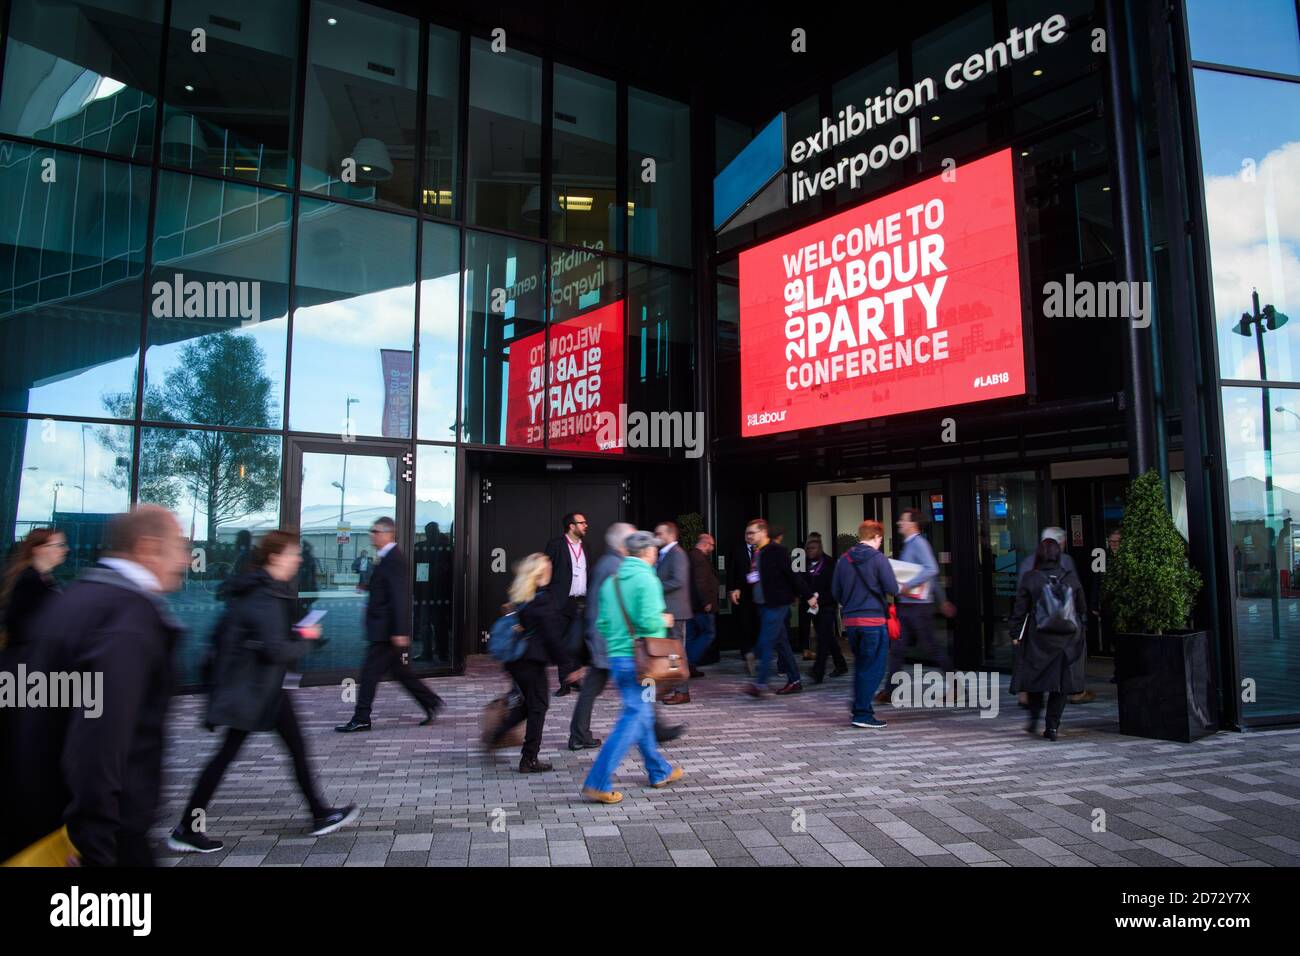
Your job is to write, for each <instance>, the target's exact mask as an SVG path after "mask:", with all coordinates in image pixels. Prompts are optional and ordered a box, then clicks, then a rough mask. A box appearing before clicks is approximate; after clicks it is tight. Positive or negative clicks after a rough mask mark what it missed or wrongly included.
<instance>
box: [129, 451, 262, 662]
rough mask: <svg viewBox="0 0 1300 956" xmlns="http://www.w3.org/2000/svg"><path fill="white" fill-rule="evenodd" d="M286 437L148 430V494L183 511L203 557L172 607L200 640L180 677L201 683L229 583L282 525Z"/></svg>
mask: <svg viewBox="0 0 1300 956" xmlns="http://www.w3.org/2000/svg"><path fill="white" fill-rule="evenodd" d="M280 444H281V441H280V436H279V435H255V434H249V433H247V432H222V431H199V430H197V429H182V428H146V429H144V431H143V432H142V433H141V436H140V496H139V497H140V500H141V501H142V502H149V503H151V504H157V505H162V506H163V507H164V508H168V509H170V510H171V511H174V512H175V513H176V516H177V517H178V518H179V519H180V524H181V528H183V529H184V531H185V533H186V534H187V535H189V538H190V541H191V543H192V546H193V547H194V548H195V549H196V550H195V553H194V554H195V561H193V562H192V563H191V565H190V569H189V571H187V572H186V575H185V578H184V581H183V583H182V585H181V589H180V590H179V591H177V592H175V593H173V594H169V595H168V596H167V600H168V603H169V604H170V606H171V609H172V613H173V614H175V615H176V618H177V620H179V621H180V622H181V623H182V624H184V625H185V626H186V627H187V628H188V629H189V632H190V634H191V635H192V636H196V637H197V639H194V640H188V641H182V642H181V645H180V648H179V650H178V652H177V664H178V668H179V671H180V673H179V680H180V682H181V683H182V684H192V683H195V682H196V681H197V680H198V678H199V664H200V661H201V660H202V657H203V653H204V651H205V650H206V648H207V640H206V638H207V635H208V634H210V633H211V632H212V629H213V627H214V626H215V625H216V623H217V619H218V618H219V617H220V616H221V612H222V611H223V610H224V608H225V605H224V603H223V586H224V585H225V584H226V583H227V582H229V581H230V580H231V579H232V578H234V577H236V576H238V575H239V574H241V573H243V572H244V571H246V570H247V569H248V567H249V561H250V559H251V557H252V551H253V547H254V546H255V545H256V543H257V540H258V539H259V538H260V537H261V536H262V535H263V534H265V533H266V532H267V531H271V530H273V529H275V528H278V527H279V526H280Z"/></svg>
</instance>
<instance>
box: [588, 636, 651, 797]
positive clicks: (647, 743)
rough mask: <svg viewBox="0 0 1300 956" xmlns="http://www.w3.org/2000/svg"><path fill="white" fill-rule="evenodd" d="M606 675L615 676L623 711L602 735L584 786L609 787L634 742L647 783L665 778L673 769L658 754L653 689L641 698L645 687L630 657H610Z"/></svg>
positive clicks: (603, 788) (607, 788)
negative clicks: (648, 695)
mask: <svg viewBox="0 0 1300 956" xmlns="http://www.w3.org/2000/svg"><path fill="white" fill-rule="evenodd" d="M609 676H610V677H612V678H614V683H615V684H616V685H617V686H618V691H619V693H620V694H621V695H622V696H623V710H622V711H621V712H620V713H619V715H618V722H617V723H616V724H614V729H613V730H611V731H610V733H609V736H608V737H606V738H605V743H604V744H603V745H602V746H601V748H600V753H598V754H596V762H595V763H594V764H592V765H591V772H590V773H588V774H587V779H586V781H585V782H584V783H583V785H582V786H583V788H584V789H587V790H599V791H601V792H602V793H604V792H605V791H607V790H609V789H610V786H611V785H612V782H613V778H614V771H615V770H617V769H618V765H619V764H620V763H622V762H623V757H624V756H625V755H626V754H627V752H628V750H629V749H631V747H632V745H633V744H636V745H637V746H638V747H639V748H640V749H641V760H642V761H643V762H644V763H645V770H646V774H647V776H649V777H650V782H651V783H659V782H660V781H662V780H665V779H667V777H668V775H669V774H670V773H672V772H673V768H672V766H671V765H670V764H669V763H668V761H667V760H665V759H664V758H663V757H662V756H661V755H660V753H659V745H658V744H656V743H655V704H654V695H653V692H652V693H651V696H650V699H649V700H648V701H647V700H644V699H643V698H642V696H641V695H642V693H643V692H644V691H645V688H643V687H642V686H641V684H640V683H639V682H638V681H637V679H636V660H635V659H634V658H631V657H611V658H610V659H609Z"/></svg>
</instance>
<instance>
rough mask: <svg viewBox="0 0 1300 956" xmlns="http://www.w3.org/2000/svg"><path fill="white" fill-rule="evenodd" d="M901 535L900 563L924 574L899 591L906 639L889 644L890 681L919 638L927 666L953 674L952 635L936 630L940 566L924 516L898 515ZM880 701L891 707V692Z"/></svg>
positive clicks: (908, 510) (900, 617)
mask: <svg viewBox="0 0 1300 956" xmlns="http://www.w3.org/2000/svg"><path fill="white" fill-rule="evenodd" d="M897 526H898V534H899V536H900V537H901V538H902V539H903V550H902V552H901V553H900V554H899V556H898V559H899V560H900V561H906V562H909V563H911V564H919V565H920V566H921V572H920V573H919V574H918V575H917V576H916V577H914V578H913V579H912V580H910V581H908V582H907V584H906V585H904V586H903V589H902V590H901V591H899V594H898V598H897V603H898V622H899V624H900V625H902V631H903V633H902V636H901V637H900V638H899V639H898V640H896V641H890V642H889V644H890V646H889V675H888V676H887V677H886V684H888V682H889V679H890V678H892V677H893V675H894V674H897V673H898V672H899V671H900V670H902V668H903V655H904V653H905V652H906V650H907V645H908V644H909V643H910V642H911V641H912V639H913V637H915V638H916V645H917V651H918V652H919V653H920V654H921V657H922V658H923V659H924V660H926V661H927V662H930V663H933V664H937V665H938V666H939V668H940V669H941V670H943V671H949V670H952V662H951V660H950V659H949V657H948V635H947V632H944V633H943V634H942V635H940V634H936V633H935V629H934V595H935V587H936V583H937V581H938V578H939V562H938V561H936V560H935V557H934V549H933V548H931V547H930V542H929V541H927V540H926V539H925V535H923V534H921V515H920V513H919V512H917V511H916V510H915V509H914V508H905V509H904V510H903V511H901V512H899V515H898V525H897ZM876 700H877V701H878V702H879V703H882V704H883V703H887V702H888V700H889V693H888V691H882V692H881V693H880V695H879V696H877V698H876Z"/></svg>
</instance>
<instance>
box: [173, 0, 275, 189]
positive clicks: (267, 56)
mask: <svg viewBox="0 0 1300 956" xmlns="http://www.w3.org/2000/svg"><path fill="white" fill-rule="evenodd" d="M195 29H202V30H203V31H204V34H205V37H204V41H203V46H204V48H203V49H201V50H195V49H194V47H195V43H196V41H195V38H194V37H193V31H194V30H195ZM297 50H298V4H297V3H294V2H292V0H291V2H279V3H266V2H264V0H225V2H224V3H222V4H221V11H220V16H217V15H215V14H214V13H213V7H212V4H211V3H208V2H205V0H172V12H171V34H170V36H169V38H168V41H167V84H166V87H165V88H164V91H163V92H164V97H165V101H166V105H165V109H164V115H163V131H162V161H163V162H164V163H168V164H171V165H173V166H181V167H184V168H186V169H194V170H198V171H200V172H205V173H211V174H213V175H216V176H227V177H229V178H231V179H248V180H253V181H258V182H264V183H275V184H276V185H280V186H287V185H290V184H291V183H292V182H293V174H292V170H293V147H292V145H291V144H293V143H295V142H296V137H295V136H294V135H293V114H294V109H293V97H294V87H295V83H296V80H297V75H298V71H297V66H298V57H297Z"/></svg>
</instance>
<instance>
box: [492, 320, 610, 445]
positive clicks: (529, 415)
mask: <svg viewBox="0 0 1300 956" xmlns="http://www.w3.org/2000/svg"><path fill="white" fill-rule="evenodd" d="M546 352H547V347H546V333H545V332H535V333H533V334H532V335H528V336H525V337H524V338H522V339H519V340H518V341H515V342H511V343H510V367H509V379H508V386H507V388H508V390H509V392H508V396H509V397H508V403H507V409H506V444H509V445H516V446H518V445H523V446H528V447H536V448H540V447H542V445H543V439H542V436H543V425H545V434H546V436H547V440H546V443H545V444H546V447H548V448H557V449H565V450H567V451H604V452H611V453H614V454H622V451H623V449H622V448H621V447H617V446H615V447H610V448H601V447H600V446H599V444H598V443H597V440H596V433H597V432H598V431H599V430H600V426H601V424H602V419H601V417H600V413H601V412H607V413H609V414H610V415H613V416H614V419H615V420H617V418H618V414H619V409H618V406H619V403H620V402H622V401H623V303H622V302H621V301H620V302H611V303H610V304H609V305H606V306H602V307H601V308H599V309H593V310H591V311H590V312H584V313H583V314H582V315H579V316H575V317H574V318H572V319H566V320H565V321H563V322H555V323H553V324H552V325H551V328H550V359H549V361H546V360H545V359H544V356H545V355H546ZM543 401H545V403H546V408H545V415H543V407H542V404H543Z"/></svg>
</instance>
